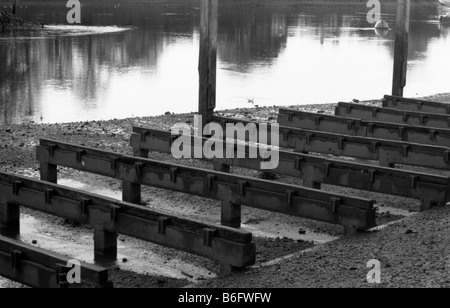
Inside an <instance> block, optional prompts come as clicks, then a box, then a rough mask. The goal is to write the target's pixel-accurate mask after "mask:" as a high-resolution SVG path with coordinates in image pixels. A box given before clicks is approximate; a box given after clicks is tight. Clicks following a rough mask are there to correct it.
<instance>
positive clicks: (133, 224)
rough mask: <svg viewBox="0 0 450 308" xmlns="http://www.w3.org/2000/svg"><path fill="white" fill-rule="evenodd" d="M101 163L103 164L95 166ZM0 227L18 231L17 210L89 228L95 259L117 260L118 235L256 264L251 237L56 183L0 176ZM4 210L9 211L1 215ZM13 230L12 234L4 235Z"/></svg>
mask: <svg viewBox="0 0 450 308" xmlns="http://www.w3.org/2000/svg"><path fill="white" fill-rule="evenodd" d="M99 163H100V164H101V162H99ZM0 196H1V197H0V198H1V199H0V208H1V209H2V210H1V211H0V224H1V225H2V231H9V232H7V233H8V235H11V233H13V232H15V233H18V232H19V230H17V224H18V222H17V221H14V219H12V218H11V217H13V218H16V219H17V216H18V215H17V213H18V212H19V207H20V206H23V207H27V208H30V209H33V210H37V211H41V212H44V213H47V214H50V215H54V216H58V217H62V218H65V219H69V220H71V221H76V222H80V223H83V224H88V225H90V226H92V227H93V229H94V251H95V256H96V260H105V259H113V260H115V259H116V257H117V234H123V235H127V236H130V237H134V238H137V239H140V240H144V241H148V242H152V243H156V244H159V245H162V246H166V247H170V248H174V249H178V250H182V251H185V252H188V253H192V254H195V255H199V256H203V257H206V258H209V259H212V260H216V261H218V262H220V263H221V264H223V265H230V266H234V267H239V268H242V267H245V266H248V265H252V264H254V262H255V245H254V243H253V242H252V234H251V233H249V232H244V231H240V230H236V229H232V228H228V227H224V226H217V225H212V224H204V223H200V222H196V221H193V220H189V219H184V218H179V217H176V216H173V215H170V214H168V213H164V212H159V211H153V210H150V209H148V208H146V207H143V206H139V205H134V204H129V203H125V202H121V201H118V200H115V199H111V198H107V197H102V196H98V195H95V194H91V193H87V192H84V191H80V190H76V189H72V188H67V187H64V186H60V185H57V184H53V183H49V182H44V181H40V180H32V179H28V178H25V177H19V176H12V175H9V174H5V173H0ZM5 208H8V211H5ZM9 228H12V229H13V230H8V229H9Z"/></svg>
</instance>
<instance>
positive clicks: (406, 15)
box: [392, 0, 411, 96]
mask: <svg viewBox="0 0 450 308" xmlns="http://www.w3.org/2000/svg"><path fill="white" fill-rule="evenodd" d="M410 9H411V0H397V21H396V28H395V52H394V76H393V82H392V95H395V96H403V88H404V87H405V86H406V71H407V65H408V37H409V20H410Z"/></svg>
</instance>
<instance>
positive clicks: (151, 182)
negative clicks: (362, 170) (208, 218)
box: [36, 139, 375, 229]
mask: <svg viewBox="0 0 450 308" xmlns="http://www.w3.org/2000/svg"><path fill="white" fill-rule="evenodd" d="M36 151H37V158H38V160H39V161H40V163H41V164H52V165H57V166H65V167H70V168H74V169H77V170H82V171H86V172H91V173H96V174H102V175H109V176H111V177H115V178H117V179H120V180H124V181H129V182H133V183H136V184H140V185H147V186H153V187H158V188H162V189H168V190H173V191H178V192H182V193H187V194H191V195H196V196H200V197H205V198H209V199H215V200H220V201H223V202H227V203H231V204H242V205H245V206H249V207H254V208H258V209H263V210H268V211H273V212H278V213H282V214H287V215H292V216H298V217H304V218H309V219H314V220H319V221H324V222H328V223H334V224H341V225H350V226H353V227H356V228H358V229H368V228H372V227H373V226H374V224H375V222H374V209H373V204H374V201H373V200H367V199H360V198H353V197H349V196H345V195H340V194H333V193H326V192H322V191H317V190H314V189H309V188H304V187H299V186H295V185H288V184H281V183H275V182H271V181H265V180H259V179H254V178H250V177H243V176H237V175H230V174H226V173H222V172H216V171H210V170H204V169H199V168H192V167H186V166H181V165H177V164H170V163H165V162H160V161H157V160H150V159H141V158H136V157H130V156H120V155H118V154H112V153H109V152H104V151H101V150H96V149H90V148H87V147H80V146H76V145H72V144H67V143H60V142H56V141H52V140H43V139H41V142H40V146H38V147H37V149H36ZM80 153H81V154H82V155H81V154H80ZM80 155H81V156H80ZM113 155H115V156H113ZM112 158H115V160H114V161H115V163H114V164H112V163H111V159H112ZM112 167H114V168H112ZM108 170H109V171H108Z"/></svg>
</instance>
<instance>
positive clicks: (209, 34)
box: [198, 0, 218, 125]
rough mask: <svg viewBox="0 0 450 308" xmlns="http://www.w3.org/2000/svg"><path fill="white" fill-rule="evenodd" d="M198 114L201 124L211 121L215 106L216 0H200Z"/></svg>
mask: <svg viewBox="0 0 450 308" xmlns="http://www.w3.org/2000/svg"><path fill="white" fill-rule="evenodd" d="M200 1H201V13H200V14H201V16H200V58H199V66H198V70H199V75H200V90H199V97H198V99H199V103H198V108H199V114H201V115H202V116H203V125H205V124H207V123H210V122H212V117H213V113H214V108H215V107H216V69H217V11H218V0H200Z"/></svg>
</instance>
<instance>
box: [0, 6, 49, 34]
mask: <svg viewBox="0 0 450 308" xmlns="http://www.w3.org/2000/svg"><path fill="white" fill-rule="evenodd" d="M42 28H43V26H42V25H41V24H38V23H35V22H32V21H28V20H25V19H23V18H21V17H19V16H16V15H13V14H10V13H8V12H6V11H3V12H0V33H4V32H10V31H15V30H33V29H42Z"/></svg>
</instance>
